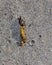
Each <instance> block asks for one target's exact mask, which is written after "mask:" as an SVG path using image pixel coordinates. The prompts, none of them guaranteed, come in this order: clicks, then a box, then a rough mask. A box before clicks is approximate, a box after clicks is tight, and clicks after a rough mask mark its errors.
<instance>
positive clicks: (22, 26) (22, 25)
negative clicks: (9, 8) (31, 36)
mask: <svg viewBox="0 0 52 65" xmlns="http://www.w3.org/2000/svg"><path fill="white" fill-rule="evenodd" d="M18 20H19V24H20V36H21V46H24V45H25V43H26V39H27V37H26V30H25V28H26V27H25V23H24V21H23V20H22V19H21V16H20V17H19V18H18Z"/></svg>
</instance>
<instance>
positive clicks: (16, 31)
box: [10, 19, 20, 45]
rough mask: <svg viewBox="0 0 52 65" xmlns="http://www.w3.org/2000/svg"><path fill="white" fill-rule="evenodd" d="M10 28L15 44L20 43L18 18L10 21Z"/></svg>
mask: <svg viewBox="0 0 52 65" xmlns="http://www.w3.org/2000/svg"><path fill="white" fill-rule="evenodd" d="M10 29H11V30H12V38H14V39H15V40H16V42H17V45H20V43H19V42H20V25H19V22H18V19H16V20H14V21H13V22H12V24H11V27H10Z"/></svg>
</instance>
